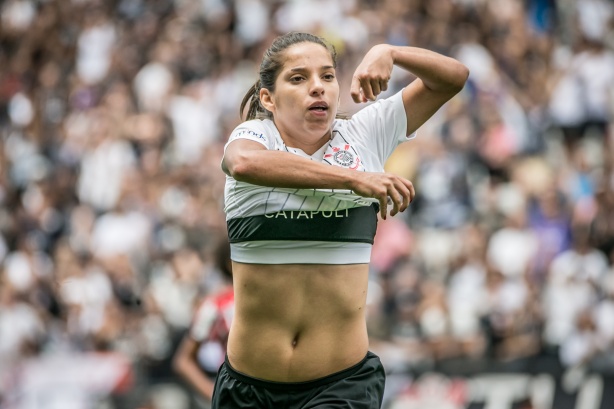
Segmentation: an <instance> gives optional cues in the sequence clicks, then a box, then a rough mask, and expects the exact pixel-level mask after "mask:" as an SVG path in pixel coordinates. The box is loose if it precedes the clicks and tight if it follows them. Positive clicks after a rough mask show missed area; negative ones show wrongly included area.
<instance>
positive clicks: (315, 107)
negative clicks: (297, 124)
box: [309, 101, 328, 112]
mask: <svg viewBox="0 0 614 409" xmlns="http://www.w3.org/2000/svg"><path fill="white" fill-rule="evenodd" d="M309 110H310V111H316V112H325V111H328V104H327V103H326V102H324V101H317V102H314V103H313V104H311V105H309Z"/></svg>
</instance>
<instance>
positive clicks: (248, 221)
mask: <svg viewBox="0 0 614 409" xmlns="http://www.w3.org/2000/svg"><path fill="white" fill-rule="evenodd" d="M406 133H407V117H406V114H405V107H404V105H403V100H402V95H401V91H400V92H398V93H396V94H394V95H393V96H391V97H390V98H387V99H383V100H379V101H377V102H375V103H373V104H371V105H369V106H367V107H365V108H364V109H362V110H361V111H359V112H358V113H356V114H355V115H354V116H352V118H351V119H336V120H335V121H334V122H333V125H332V137H331V140H330V142H329V143H327V144H326V145H324V146H322V148H320V149H319V150H318V151H317V152H315V153H314V154H313V155H308V154H307V153H305V152H303V151H302V150H301V149H297V148H291V147H288V146H286V145H285V143H284V141H283V139H282V138H281V135H280V133H279V131H278V130H277V128H276V127H275V124H274V123H273V121H271V120H268V119H265V120H251V121H247V122H244V123H242V124H241V125H239V126H238V127H237V128H235V130H234V131H233V132H232V134H231V135H230V138H229V140H228V143H227V144H226V147H227V146H228V144H230V143H231V142H233V141H234V140H237V139H248V140H252V141H255V142H258V143H260V144H262V145H264V146H265V147H266V148H267V149H269V150H278V151H285V152H290V153H292V154H295V155H298V156H302V157H304V158H308V159H311V160H315V161H318V162H321V163H325V164H328V165H331V166H340V167H345V168H349V169H353V170H356V171H357V172H383V171H384V164H385V162H386V160H387V159H388V157H389V156H390V155H391V154H392V152H393V151H394V149H395V148H396V147H397V146H398V145H399V144H400V143H402V142H405V141H407V140H409V139H411V138H413V137H414V135H415V134H412V135H410V136H406ZM224 201H225V208H224V211H225V212H226V220H227V223H228V226H229V237H230V241H231V257H232V259H233V260H235V261H243V262H252V263H258V262H259V263H266V264H277V263H281V264H285V263H291V262H303V263H309V262H311V263H314V262H316V260H319V261H320V262H322V259H323V258H322V255H324V258H326V259H327V260H326V261H327V262H330V263H333V264H335V263H339V264H346V263H348V262H349V260H353V261H355V262H356V260H358V262H367V263H368V262H369V258H370V249H371V245H372V244H373V235H374V234H375V228H374V226H375V225H376V223H377V210H376V209H374V208H375V206H372V204H376V203H377V201H376V200H375V199H371V198H365V197H361V196H358V195H356V194H354V193H353V192H352V191H349V190H338V189H289V188H272V187H265V186H257V185H252V184H250V183H246V182H239V181H237V180H235V179H234V178H232V176H230V175H227V176H226V186H225V191H224ZM365 218H368V219H369V223H366V224H367V225H368V226H366V227H365V226H364V225H365V223H363V222H364V220H365ZM342 219H346V220H342ZM356 220H360V221H361V223H355V222H356ZM339 223H341V224H339ZM356 224H358V225H359V226H360V228H356V227H352V226H353V225H356ZM369 236H370V237H369ZM267 249H268V250H270V251H265V250H267ZM299 249H302V250H299ZM308 249H311V250H308ZM300 254H303V257H302V258H301V257H300ZM315 254H318V257H317V258H314V255H315ZM297 257H298V258H297ZM297 260H299V261H297Z"/></svg>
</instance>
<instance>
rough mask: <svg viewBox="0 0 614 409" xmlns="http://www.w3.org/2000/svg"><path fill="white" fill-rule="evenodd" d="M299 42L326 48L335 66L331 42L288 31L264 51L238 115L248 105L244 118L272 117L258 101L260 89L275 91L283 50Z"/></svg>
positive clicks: (333, 49) (334, 52) (334, 53)
mask: <svg viewBox="0 0 614 409" xmlns="http://www.w3.org/2000/svg"><path fill="white" fill-rule="evenodd" d="M300 43H315V44H319V45H321V46H322V47H324V48H326V49H327V50H328V52H329V53H330V56H331V58H332V59H333V67H336V66H337V52H336V51H335V47H333V46H332V44H330V43H328V42H327V41H326V40H324V39H323V38H322V37H318V36H315V35H313V34H309V33H298V32H290V33H287V34H284V35H282V36H280V37H277V38H276V39H275V40H274V41H273V44H271V46H270V47H269V48H268V49H267V50H266V51H265V52H264V55H263V56H262V62H261V63H260V78H259V79H258V81H256V83H255V84H254V85H252V86H251V88H250V89H249V91H247V94H245V96H244V97H243V101H242V102H241V108H239V115H240V116H241V117H243V111H244V110H245V107H246V106H248V105H249V107H248V110H247V117H246V120H248V121H249V120H251V119H263V118H269V119H271V118H272V114H271V112H269V111H267V110H266V109H265V108H264V107H263V106H262V104H261V103H260V89H261V88H265V89H268V90H269V91H271V92H274V91H275V80H276V79H277V77H278V76H279V72H280V71H281V68H282V67H283V65H284V51H285V50H286V49H287V48H289V47H291V46H293V45H295V44H300Z"/></svg>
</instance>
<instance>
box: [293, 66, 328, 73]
mask: <svg viewBox="0 0 614 409" xmlns="http://www.w3.org/2000/svg"><path fill="white" fill-rule="evenodd" d="M331 68H335V67H333V66H332V65H323V66H322V67H320V69H321V70H329V69H331ZM306 69H307V68H306V67H294V68H290V71H292V72H296V71H305V70H306Z"/></svg>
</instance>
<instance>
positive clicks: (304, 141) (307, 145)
mask: <svg viewBox="0 0 614 409" xmlns="http://www.w3.org/2000/svg"><path fill="white" fill-rule="evenodd" d="M331 132H332V131H331V130H329V131H327V132H326V133H325V134H324V135H322V136H321V137H319V138H317V137H316V138H314V137H313V136H308V137H301V136H296V135H290V134H289V133H287V132H283V131H282V130H281V129H280V130H279V134H280V135H281V139H282V140H283V141H284V143H285V144H286V146H287V147H289V148H297V149H300V150H302V151H303V152H305V153H306V154H308V155H313V154H314V153H315V152H317V151H318V150H319V149H320V148H321V147H322V146H324V145H325V144H327V143H328V142H329V141H330V139H331Z"/></svg>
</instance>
